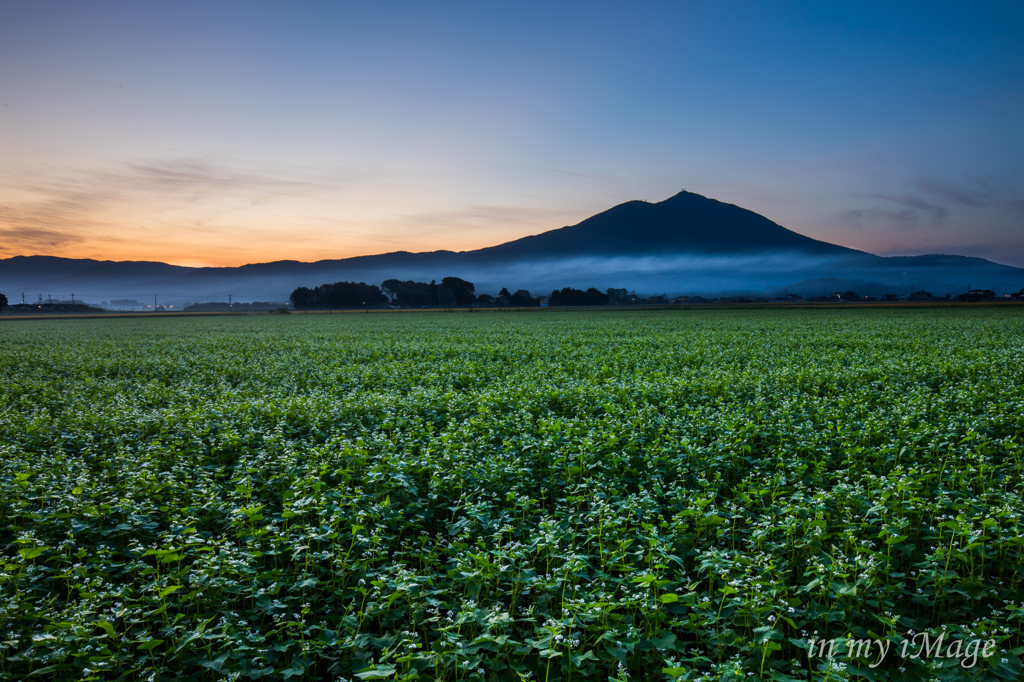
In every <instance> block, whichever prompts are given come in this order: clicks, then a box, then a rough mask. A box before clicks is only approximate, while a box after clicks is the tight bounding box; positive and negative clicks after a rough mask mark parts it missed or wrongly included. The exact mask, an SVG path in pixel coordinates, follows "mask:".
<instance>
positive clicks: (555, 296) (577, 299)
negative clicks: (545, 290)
mask: <svg viewBox="0 0 1024 682" xmlns="http://www.w3.org/2000/svg"><path fill="white" fill-rule="evenodd" d="M586 300H587V293H586V292H585V291H580V290H579V289H572V288H570V287H563V288H562V290H561V291H559V290H558V289H555V290H554V291H552V292H551V297H550V298H549V299H548V305H586Z"/></svg>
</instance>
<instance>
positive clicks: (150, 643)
mask: <svg viewBox="0 0 1024 682" xmlns="http://www.w3.org/2000/svg"><path fill="white" fill-rule="evenodd" d="M163 643H164V640H162V639H148V640H146V641H145V642H142V643H141V644H139V646H138V647H136V648H137V649H138V650H139V651H149V650H150V649H155V648H157V647H158V646H160V645H161V644H163Z"/></svg>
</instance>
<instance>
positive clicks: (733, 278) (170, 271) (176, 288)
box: [0, 251, 1024, 305]
mask: <svg viewBox="0 0 1024 682" xmlns="http://www.w3.org/2000/svg"><path fill="white" fill-rule="evenodd" d="M16 260H18V259H8V260H7V261H0V291H2V292H4V293H5V294H7V296H8V298H9V299H11V302H12V303H13V302H18V301H20V298H21V293H22V292H24V293H25V297H26V300H28V301H33V300H37V298H38V297H39V296H40V295H41V296H42V297H43V298H44V299H46V298H47V297H48V296H53V297H54V298H57V297H59V296H62V297H63V298H65V299H67V298H68V297H69V295H70V294H72V293H73V294H75V296H76V298H77V299H78V300H86V301H88V302H96V303H99V302H102V301H110V300H112V299H121V298H129V299H136V300H139V301H140V302H142V303H144V304H146V303H152V301H153V296H154V295H156V296H157V300H158V301H159V302H160V303H161V304H174V305H180V304H182V303H184V302H185V301H194V302H202V301H215V300H216V301H226V300H227V298H228V296H229V295H230V296H232V299H233V300H234V301H238V302H246V301H277V302H284V301H287V300H288V296H289V294H290V293H291V291H292V290H294V289H295V288H297V287H300V286H305V287H315V286H318V285H320V284H325V283H331V282H339V281H352V282H365V283H367V284H376V285H379V284H380V283H381V282H383V281H384V280H386V279H392V278H395V279H400V280H403V281H406V280H414V281H421V282H430V281H431V280H436V281H437V282H440V281H441V280H442V279H443V278H444V277H449V276H453V277H460V278H462V279H465V280H468V281H470V282H473V283H474V284H475V285H476V292H477V293H478V294H480V293H489V294H491V295H495V294H497V293H498V292H499V291H500V290H501V288H502V287H507V288H508V289H509V290H510V291H514V290H516V289H527V290H529V291H531V292H532V293H533V294H534V295H543V294H548V293H550V292H551V290H552V289H561V288H562V287H575V288H582V289H586V288H588V287H595V288H597V289H600V290H602V291H603V290H605V289H607V288H609V287H615V288H624V289H628V290H629V291H635V292H636V293H637V294H639V295H644V296H647V295H653V294H667V295H669V296H676V295H684V294H685V295H700V296H704V297H717V296H722V295H726V296H728V295H751V296H754V295H756V296H767V297H775V296H780V295H783V294H784V293H796V294H799V295H801V296H805V297H807V296H819V295H822V294H823V293H824V294H828V293H831V292H832V291H855V292H857V293H858V294H859V295H861V296H865V295H870V296H884V295H885V294H897V295H903V294H909V293H910V292H911V289H913V290H915V291H916V290H920V289H924V290H925V291H929V292H931V293H933V294H935V295H937V296H945V295H946V294H947V293H950V294H952V295H954V296H955V295H956V294H957V293H961V292H963V291H966V290H967V288H968V285H970V286H972V287H975V288H977V287H984V288H988V289H993V290H995V291H997V292H999V293H1006V292H1009V291H1018V290H1019V289H1021V288H1022V287H1024V270H1022V269H1020V268H1014V267H1010V266H1004V265H998V264H996V263H992V262H990V261H986V260H984V259H980V258H967V257H963V256H915V257H891V258H882V257H878V256H872V255H870V254H857V253H854V254H853V255H830V256H815V255H809V254H806V253H801V252H798V251H770V252H767V253H743V254H732V255H730V254H662V255H641V256H633V255H628V256H627V255H623V256H607V257H603V256H580V257H571V258H535V259H522V260H514V261H510V262H506V261H493V262H488V263H481V262H478V261H476V260H475V259H474V258H473V252H467V253H452V252H434V253H426V254H386V255H382V256H373V257H365V258H356V259H348V260H343V261H321V262H318V263H298V262H294V261H281V262H277V263H267V264H260V265H247V266H242V267H239V268H183V267H178V266H169V265H165V264H162V263H94V264H93V265H91V266H90V267H87V268H81V266H78V267H79V268H81V269H79V270H75V269H74V268H73V267H71V266H70V265H69V264H68V263H56V264H54V267H51V268H47V267H41V266H38V264H37V267H33V268H25V267H22V268H14V267H10V264H11V263H12V261H16ZM74 263H80V262H78V261H75V262H74ZM128 266H131V267H128Z"/></svg>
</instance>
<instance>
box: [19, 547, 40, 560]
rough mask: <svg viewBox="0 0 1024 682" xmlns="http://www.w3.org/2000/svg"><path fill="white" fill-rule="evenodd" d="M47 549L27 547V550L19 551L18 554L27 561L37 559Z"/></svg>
mask: <svg viewBox="0 0 1024 682" xmlns="http://www.w3.org/2000/svg"><path fill="white" fill-rule="evenodd" d="M45 550H46V547H30V548H29V547H26V548H25V549H19V550H18V554H20V555H21V556H23V557H24V558H25V559H26V560H28V559H35V558H36V557H37V556H39V555H40V554H42V553H43V551H45Z"/></svg>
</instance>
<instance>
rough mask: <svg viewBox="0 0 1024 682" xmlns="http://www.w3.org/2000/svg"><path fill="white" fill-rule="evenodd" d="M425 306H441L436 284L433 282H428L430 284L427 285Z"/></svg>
mask: <svg viewBox="0 0 1024 682" xmlns="http://www.w3.org/2000/svg"><path fill="white" fill-rule="evenodd" d="M427 305H429V306H435V307H436V306H438V305H441V300H440V297H439V296H438V292H437V284H435V283H434V280H430V284H428V285H427Z"/></svg>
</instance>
